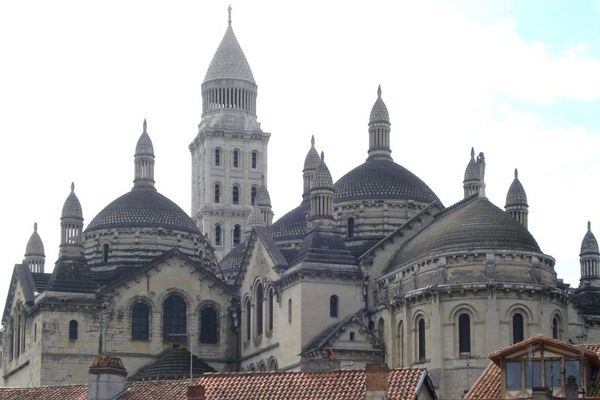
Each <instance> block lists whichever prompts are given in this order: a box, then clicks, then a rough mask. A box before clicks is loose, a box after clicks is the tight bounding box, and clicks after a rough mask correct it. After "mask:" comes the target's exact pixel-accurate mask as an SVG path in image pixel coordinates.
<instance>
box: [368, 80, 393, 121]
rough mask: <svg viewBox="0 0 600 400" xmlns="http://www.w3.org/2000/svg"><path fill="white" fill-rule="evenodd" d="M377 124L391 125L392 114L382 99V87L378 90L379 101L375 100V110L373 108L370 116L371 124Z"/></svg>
mask: <svg viewBox="0 0 600 400" xmlns="http://www.w3.org/2000/svg"><path fill="white" fill-rule="evenodd" d="M376 122H387V123H388V124H389V123H390V114H389V113H388V109H387V107H386V106H385V103H384V102H383V100H382V98H381V86H379V87H378V88H377V100H375V104H373V108H371V115H370V116H369V124H373V123H376Z"/></svg>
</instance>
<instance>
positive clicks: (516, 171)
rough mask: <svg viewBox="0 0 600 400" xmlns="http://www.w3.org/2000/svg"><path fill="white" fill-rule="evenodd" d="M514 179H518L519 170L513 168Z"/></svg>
mask: <svg viewBox="0 0 600 400" xmlns="http://www.w3.org/2000/svg"><path fill="white" fill-rule="evenodd" d="M515 179H519V170H518V169H516V168H515Z"/></svg>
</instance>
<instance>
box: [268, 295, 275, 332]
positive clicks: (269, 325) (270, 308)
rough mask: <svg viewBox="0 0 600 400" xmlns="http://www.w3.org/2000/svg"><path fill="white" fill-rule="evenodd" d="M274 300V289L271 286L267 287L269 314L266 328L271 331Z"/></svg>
mask: <svg viewBox="0 0 600 400" xmlns="http://www.w3.org/2000/svg"><path fill="white" fill-rule="evenodd" d="M274 300H275V291H274V290H273V288H269V304H268V306H269V315H268V320H267V329H268V330H269V332H271V331H273V303H274Z"/></svg>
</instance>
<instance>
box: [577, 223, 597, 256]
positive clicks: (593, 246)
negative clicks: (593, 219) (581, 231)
mask: <svg viewBox="0 0 600 400" xmlns="http://www.w3.org/2000/svg"><path fill="white" fill-rule="evenodd" d="M585 254H600V249H598V241H597V240H596V236H594V234H593V233H592V227H591V224H590V223H589V222H588V230H587V232H586V234H585V236H584V237H583V240H582V241H581V252H580V253H579V255H585Z"/></svg>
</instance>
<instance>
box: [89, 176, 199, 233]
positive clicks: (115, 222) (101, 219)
mask: <svg viewBox="0 0 600 400" xmlns="http://www.w3.org/2000/svg"><path fill="white" fill-rule="evenodd" d="M138 227H139V228H145V227H151V228H165V229H174V230H179V231H184V232H190V233H194V234H200V231H199V230H198V227H197V226H196V224H195V223H194V221H193V220H192V219H191V218H190V217H189V216H188V215H187V214H186V213H185V212H184V211H183V210H182V209H181V208H179V206H178V205H177V204H175V203H173V202H172V201H171V200H169V199H168V198H166V197H165V196H163V195H162V194H160V193H158V192H157V191H156V190H155V189H154V188H153V187H137V188H134V189H133V190H132V191H131V192H129V193H125V194H124V195H123V196H121V197H119V198H118V199H116V200H114V201H113V202H112V203H110V204H109V205H108V206H106V207H105V208H104V209H103V210H102V211H100V212H99V213H98V215H96V217H94V219H93V220H92V222H90V224H89V225H88V227H87V229H86V230H85V233H89V232H91V231H95V230H100V229H111V228H138Z"/></svg>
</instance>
